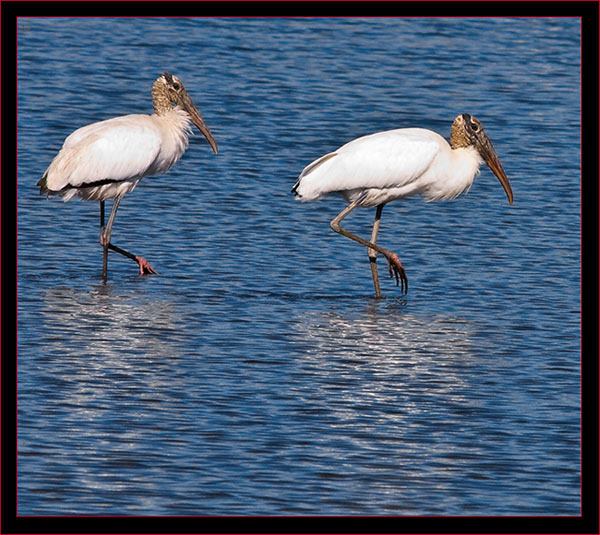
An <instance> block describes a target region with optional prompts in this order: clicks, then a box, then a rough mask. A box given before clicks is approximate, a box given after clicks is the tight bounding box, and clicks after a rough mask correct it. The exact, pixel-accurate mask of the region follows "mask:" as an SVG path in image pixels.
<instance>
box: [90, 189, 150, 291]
mask: <svg viewBox="0 0 600 535" xmlns="http://www.w3.org/2000/svg"><path fill="white" fill-rule="evenodd" d="M120 202H121V197H116V198H115V202H114V204H113V207H112V211H111V213H110V217H109V218H108V225H107V226H106V228H104V201H100V225H101V231H100V243H101V244H102V247H104V262H103V269H102V279H103V280H104V282H106V278H107V264H108V249H112V250H113V251H115V252H117V253H120V254H122V255H123V256H126V257H127V258H131V259H132V260H133V261H134V262H136V263H137V264H138V266H139V267H140V275H145V274H147V273H156V271H155V270H154V269H153V268H152V266H151V265H150V264H148V262H147V261H146V259H145V258H143V257H141V256H137V255H134V254H132V253H130V252H128V251H125V249H121V248H120V247H117V246H116V245H113V244H112V243H110V236H111V234H112V226H113V223H114V220H115V215H116V214H117V209H118V208H119V203H120Z"/></svg>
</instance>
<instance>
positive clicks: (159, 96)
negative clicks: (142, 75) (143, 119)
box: [152, 78, 173, 115]
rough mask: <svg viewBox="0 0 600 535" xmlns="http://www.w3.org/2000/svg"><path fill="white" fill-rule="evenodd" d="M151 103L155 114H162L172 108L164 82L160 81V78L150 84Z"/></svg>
mask: <svg viewBox="0 0 600 535" xmlns="http://www.w3.org/2000/svg"><path fill="white" fill-rule="evenodd" d="M152 105H153V106H154V113H156V115H164V114H165V113H167V112H169V111H171V110H172V109H173V106H172V105H171V99H170V98H169V95H168V94H167V92H166V90H165V84H164V83H162V82H161V80H160V78H159V79H158V80H156V82H154V85H153V86H152Z"/></svg>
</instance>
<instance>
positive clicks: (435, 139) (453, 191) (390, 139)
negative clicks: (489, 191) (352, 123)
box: [295, 128, 483, 206]
mask: <svg viewBox="0 0 600 535" xmlns="http://www.w3.org/2000/svg"><path fill="white" fill-rule="evenodd" d="M482 163H483V159H482V158H481V156H480V155H479V153H478V152H477V150H476V149H475V147H473V146H469V147H464V148H458V149H454V150H453V149H452V148H451V147H450V145H449V144H448V142H447V141H446V140H445V139H444V138H443V137H442V136H440V135H439V134H436V133H435V132H432V131H431V130H425V129H422V128H403V129H399V130H389V131H387V132H378V133H376V134H372V135H369V136H364V137H361V138H358V139H355V140H353V141H350V142H349V143H346V144H345V145H344V146H342V147H340V148H339V149H338V150H336V151H335V152H333V153H329V154H326V155H325V156H323V157H321V158H319V159H317V160H315V161H314V162H313V163H311V164H309V165H308V166H307V167H305V168H304V170H303V171H302V173H301V174H300V177H299V180H298V185H297V187H296V188H295V193H296V194H297V195H298V197H299V198H300V200H302V201H314V200H317V199H320V198H321V197H323V196H325V195H327V194H329V193H335V192H339V193H341V194H342V195H343V196H344V198H345V199H346V200H347V201H348V202H353V201H355V200H356V199H358V197H360V196H361V195H362V199H361V200H360V202H359V203H358V205H359V206H377V205H379V204H385V203H388V202H390V201H393V200H395V199H399V198H402V197H409V196H411V195H415V194H421V195H422V196H423V197H425V198H426V199H427V200H428V201H437V200H441V199H453V198H454V197H457V196H458V195H460V194H461V193H462V192H463V191H465V190H467V189H469V188H470V187H471V184H472V183H473V179H474V177H475V175H476V174H477V172H478V171H479V166H480V165H481V164H482Z"/></svg>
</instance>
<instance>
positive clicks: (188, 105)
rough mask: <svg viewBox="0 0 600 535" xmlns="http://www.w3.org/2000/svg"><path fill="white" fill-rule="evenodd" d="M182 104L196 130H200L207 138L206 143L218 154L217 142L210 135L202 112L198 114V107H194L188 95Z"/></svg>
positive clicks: (184, 97)
mask: <svg viewBox="0 0 600 535" xmlns="http://www.w3.org/2000/svg"><path fill="white" fill-rule="evenodd" d="M181 104H182V107H183V109H184V110H185V111H186V112H187V113H188V115H189V116H190V119H191V120H192V123H194V124H195V125H196V128H197V129H198V130H200V132H202V134H203V135H204V137H205V138H206V141H208V142H209V143H210V146H211V147H212V149H213V151H215V154H217V153H218V152H219V150H218V149H217V143H216V142H215V138H214V137H213V136H212V134H211V133H210V130H209V129H208V126H206V124H204V120H203V119H202V117H201V116H200V112H198V110H197V109H196V106H194V103H193V102H192V99H191V98H190V97H189V95H188V94H187V93H186V94H185V95H184V96H183V102H182V103H181Z"/></svg>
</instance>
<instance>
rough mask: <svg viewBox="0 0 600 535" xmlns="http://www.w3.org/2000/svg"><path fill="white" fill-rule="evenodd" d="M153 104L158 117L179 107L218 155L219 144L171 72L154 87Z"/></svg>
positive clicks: (166, 73)
mask: <svg viewBox="0 0 600 535" xmlns="http://www.w3.org/2000/svg"><path fill="white" fill-rule="evenodd" d="M152 102H153V104H154V111H155V112H156V115H164V114H165V113H167V112H168V111H170V110H171V109H172V106H179V107H180V108H181V109H182V110H184V111H185V112H186V113H187V114H188V115H189V116H190V120H191V121H192V123H194V125H196V128H198V130H200V132H202V134H203V135H204V137H205V138H206V140H207V141H208V142H209V143H210V146H211V147H212V148H213V150H214V151H215V154H217V151H218V150H217V144H216V142H215V140H214V138H213V136H212V134H211V133H210V130H209V129H208V127H207V126H206V124H204V120H203V119H202V117H201V116H200V112H198V110H197V109H196V106H195V105H194V103H193V101H192V99H191V98H190V96H189V95H188V93H187V91H186V90H185V88H184V87H183V83H181V80H180V79H179V78H177V76H174V75H172V74H171V73H170V72H164V73H162V74H161V75H160V76H159V77H158V79H157V80H156V82H154V85H153V86H152Z"/></svg>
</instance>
